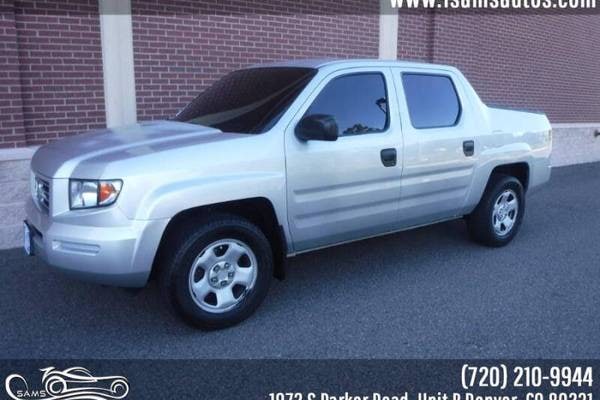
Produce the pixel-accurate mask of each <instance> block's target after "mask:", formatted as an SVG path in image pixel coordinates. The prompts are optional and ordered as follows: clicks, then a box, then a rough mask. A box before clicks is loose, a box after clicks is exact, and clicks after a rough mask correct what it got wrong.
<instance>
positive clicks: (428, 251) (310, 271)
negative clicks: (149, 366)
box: [0, 163, 600, 359]
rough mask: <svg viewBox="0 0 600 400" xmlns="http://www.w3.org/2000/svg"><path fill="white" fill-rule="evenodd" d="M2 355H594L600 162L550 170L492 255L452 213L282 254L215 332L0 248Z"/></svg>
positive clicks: (142, 296)
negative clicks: (274, 270)
mask: <svg viewBox="0 0 600 400" xmlns="http://www.w3.org/2000/svg"><path fill="white" fill-rule="evenodd" d="M0 274H1V275H0V321H2V322H1V324H0V349H1V352H0V357H2V358H171V359H172V358H472V357H474V358H503V357H511V358H539V357H544V358H598V357H600V339H599V332H600V317H599V316H600V295H599V294H600V164H598V163H596V164H584V165H579V166H572V167H565V168H558V169H555V170H554V171H553V177H552V180H551V182H550V184H549V185H547V186H546V187H545V188H543V189H541V190H540V191H539V192H537V193H533V194H532V195H531V196H530V197H529V198H528V203H527V209H526V216H525V220H524V223H523V226H522V229H521V232H520V233H519V235H518V236H517V237H516V238H515V240H514V241H513V243H511V244H510V245H509V246H507V247H504V248H500V249H490V248H485V247H481V246H479V245H477V244H474V243H472V242H470V241H469V239H468V237H467V233H466V228H465V225H464V222H463V221H462V220H457V221H452V222H448V223H444V224H439V225H435V226H430V227H426V228H420V229H417V230H413V231H407V232H403V233H399V234H394V235H389V236H385V237H381V238H376V239H369V240H365V241H361V242H356V243H352V244H347V245H343V246H340V247H335V248H330V249H326V250H321V251H318V252H314V253H309V254H305V255H301V256H298V257H296V258H293V259H291V260H290V262H289V265H288V273H287V279H286V280H284V281H282V282H280V281H276V280H274V281H273V285H272V287H271V291H270V293H269V296H268V298H267V300H266V301H265V302H264V303H263V305H262V306H261V307H260V308H259V310H258V311H257V313H256V314H255V315H254V316H253V317H251V318H250V319H249V320H247V321H246V322H244V323H242V324H241V325H238V326H236V327H233V328H231V329H227V330H224V331H216V332H201V331H197V330H194V329H192V328H190V327H188V326H186V325H184V324H183V323H181V322H180V321H179V320H178V319H177V318H175V317H172V316H171V315H170V314H169V313H168V312H167V310H166V307H164V306H163V304H162V303H161V301H160V298H159V296H158V290H157V285H156V284H155V283H152V284H151V285H150V286H149V287H148V288H146V289H144V290H143V291H141V292H139V293H138V294H135V295H133V294H131V293H129V292H126V291H123V290H121V289H118V288H107V287H101V286H95V285H91V284H86V283H81V282H78V281H72V280H69V279H68V278H65V277H63V276H62V275H60V274H58V273H56V272H54V271H51V270H49V269H48V267H46V266H45V265H44V264H43V263H42V262H40V261H39V260H37V259H36V258H28V257H25V256H24V255H23V252H22V250H20V249H15V250H7V251H2V252H0Z"/></svg>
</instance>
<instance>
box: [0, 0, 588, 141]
mask: <svg viewBox="0 0 600 400" xmlns="http://www.w3.org/2000/svg"><path fill="white" fill-rule="evenodd" d="M309 3H310V4H309ZM343 4H344V5H343V7H344V8H343V9H340V8H335V7H336V6H338V5H337V4H336V3H334V2H331V1H328V0H312V2H308V3H307V2H298V1H293V0H278V1H274V2H264V1H232V2H217V1H216V0H213V1H207V0H198V1H195V0H175V1H158V0H132V1H131V15H132V26H133V29H132V35H133V60H134V70H135V91H136V97H137V117H138V119H139V120H149V119H157V118H163V117H165V116H169V115H173V113H175V112H176V110H178V109H179V108H180V107H181V106H182V105H183V104H185V103H186V102H187V101H189V100H190V99H191V98H192V97H194V96H195V95H196V94H197V93H198V92H199V91H201V90H202V88H203V87H205V86H206V85H208V84H209V83H210V82H211V81H213V80H214V79H216V78H218V77H219V76H221V75H222V74H224V73H226V72H227V71H230V70H232V69H234V68H237V67H240V66H243V65H247V64H251V63H256V62H261V61H270V60H278V59H284V58H312V57H371V58H376V57H377V56H378V48H379V26H378V25H379V15H378V12H379V3H378V1H377V0H353V1H348V2H344V3H343ZM309 6H310V7H309ZM338 7H339V6H338ZM0 10H1V14H0V48H1V49H2V52H3V53H4V54H3V57H2V58H1V59H0V63H1V65H2V70H1V72H0V74H1V75H0V76H1V78H0V79H1V81H2V85H0V93H2V99H1V100H0V148H14V147H23V146H32V145H38V144H43V143H46V142H48V141H51V140H53V139H56V138H58V137H60V136H64V135H70V134H76V133H78V132H82V131H85V130H88V129H92V128H99V127H103V126H105V124H106V119H105V106H104V101H105V100H104V88H103V70H102V44H101V34H100V22H99V17H98V13H99V11H98V0H69V1H67V0H29V1H20V0H0ZM398 19H399V21H398V41H397V43H398V45H397V54H398V58H402V59H416V60H423V61H428V62H434V63H447V64H452V65H455V66H457V67H459V68H460V69H461V70H462V71H463V72H464V73H465V75H466V76H467V78H469V79H470V81H471V82H472V84H473V85H474V86H475V88H476V89H477V91H478V93H479V94H480V95H481V97H482V98H483V100H484V101H486V102H488V103H491V104H498V105H502V106H508V107H519V108H529V109H536V110H542V111H544V112H546V113H547V114H548V116H549V117H550V120H551V122H553V123H585V122H587V123H595V122H600V74H598V73H597V70H598V61H599V60H600V46H599V45H598V43H600V15H599V14H588V15H583V14H573V15H568V14H564V15H532V14H527V15H524V14H521V15H517V14H511V13H503V14H493V13H483V14H482V13H479V14H477V13H471V14H467V13H449V12H408V11H401V12H400V13H399V16H398Z"/></svg>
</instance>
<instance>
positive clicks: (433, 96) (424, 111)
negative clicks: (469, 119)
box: [402, 73, 461, 129]
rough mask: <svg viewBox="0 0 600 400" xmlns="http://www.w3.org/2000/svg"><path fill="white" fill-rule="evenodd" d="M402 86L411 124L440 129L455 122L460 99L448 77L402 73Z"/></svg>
mask: <svg viewBox="0 0 600 400" xmlns="http://www.w3.org/2000/svg"><path fill="white" fill-rule="evenodd" d="M402 85H403V86H404V94H405V96H406V103H407V105H408V113H409V114H410V121H411V123H412V126H413V127H415V128H416V129H427V128H443V127H448V126H454V125H456V124H457V123H458V120H459V118H460V113H461V107H460V101H459V99H458V95H457V94H456V89H455V88H454V84H453V83H452V79H450V77H448V76H443V75H427V74H412V73H410V74H402Z"/></svg>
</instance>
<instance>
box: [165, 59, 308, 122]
mask: <svg viewBox="0 0 600 400" xmlns="http://www.w3.org/2000/svg"><path fill="white" fill-rule="evenodd" d="M316 72H317V70H315V69H312V68H287V67H286V68H283V67H273V68H252V69H243V70H239V71H234V72H232V73H230V74H228V75H225V76H224V77H223V78H221V79H219V80H218V81H217V82H215V83H214V84H213V85H212V86H210V87H209V88H208V89H206V90H205V91H204V92H202V93H201V94H200V95H199V96H198V97H196V98H195V99H194V100H192V102H191V103H189V104H188V105H187V106H186V107H185V108H184V109H183V110H181V111H180V112H179V113H178V114H177V115H176V116H175V118H174V120H176V121H181V122H188V123H192V124H199V125H205V126H210V127H213V128H217V129H220V130H221V131H223V132H235V133H262V132H265V131H267V130H268V129H269V128H271V127H272V126H273V125H274V124H275V123H276V122H277V121H278V120H279V118H280V117H281V115H282V114H283V112H284V111H285V110H286V109H287V107H288V106H289V105H290V104H291V102H292V101H293V100H294V99H295V98H296V96H297V95H298V94H299V93H300V91H301V90H302V89H304V87H305V86H306V84H307V83H308V82H309V81H310V79H311V78H312V77H313V76H314V75H315V73H316Z"/></svg>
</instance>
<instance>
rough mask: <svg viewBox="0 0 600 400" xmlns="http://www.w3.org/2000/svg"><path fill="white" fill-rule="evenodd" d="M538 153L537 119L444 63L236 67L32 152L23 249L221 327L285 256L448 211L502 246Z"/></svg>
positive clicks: (546, 145)
mask: <svg viewBox="0 0 600 400" xmlns="http://www.w3.org/2000/svg"><path fill="white" fill-rule="evenodd" d="M551 147H552V134H551V128H550V124H549V122H548V119H547V118H546V116H545V115H543V114H539V113H528V112H521V111H509V110H503V109H498V108H491V107H488V106H486V105H485V104H484V103H483V102H482V101H481V100H480V99H479V97H478V96H477V94H476V93H475V91H474V90H473V88H472V87H471V85H470V84H469V82H468V81H467V80H466V79H465V77H464V76H463V75H462V74H461V73H460V72H459V71H458V70H457V69H455V68H453V67H448V66H441V65H430V64H417V63H407V62H395V61H373V60H343V61H314V60H302V61H291V62H286V63H277V64H266V65H260V66H253V67H249V68H246V69H241V70H239V71H235V72H232V73H230V74H228V75H226V76H225V77H223V78H222V79H220V80H218V81H217V82H216V83H214V84H213V85H212V86H210V87H209V88H208V89H207V90H206V91H204V92H203V93H202V94H200V95H199V96H198V97H197V98H195V99H194V100H193V101H192V102H191V103H190V104H189V105H187V106H186V107H185V108H183V110H181V111H180V112H179V114H177V115H176V116H175V117H174V118H173V119H171V120H168V121H159V122H149V123H141V124H136V125H133V126H127V127H122V128H116V129H106V130H100V131H94V132H90V133H87V134H83V135H79V136H74V137H69V138H66V139H63V140H60V141H57V142H54V143H51V144H48V145H46V146H43V147H41V148H40V149H39V150H38V151H37V152H36V154H35V155H34V157H33V159H32V162H31V191H32V197H31V199H30V201H29V202H28V204H27V220H26V221H25V239H24V241H25V249H26V251H27V252H28V253H30V254H35V255H37V256H39V257H41V258H42V259H43V260H45V261H46V262H47V264H49V265H50V266H52V267H54V268H56V269H59V270H61V271H64V272H66V273H68V274H70V275H74V276H76V277H78V278H81V279H85V280H91V281H94V282H98V283H102V284H109V285H118V286H124V287H142V286H144V285H145V284H146V283H147V282H148V280H149V279H150V278H151V277H156V278H157V279H158V280H159V284H160V287H161V291H162V293H163V294H164V296H165V299H166V300H167V302H168V304H170V305H171V306H172V309H173V310H175V311H176V312H177V313H178V314H179V315H181V316H182V317H183V318H184V319H185V320H186V321H188V322H189V323H191V324H193V325H195V326H197V327H200V328H204V329H215V328H222V327H226V326H229V325H232V324H235V323H237V322H239V321H241V320H243V319H244V318H246V317H248V316H249V315H250V314H251V313H252V312H253V311H254V310H255V309H256V308H257V306H258V305H259V304H260V302H261V301H262V300H263V298H264V297H265V295H266V293H267V290H268V287H269V282H270V280H271V279H272V277H273V276H278V277H281V276H282V275H283V265H284V262H285V259H286V257H291V256H294V255H296V254H298V253H302V252H307V251H311V250H315V249H319V248H323V247H326V246H332V245H336V244H340V243H346V242H350V241H353V240H359V239H363V238H367V237H372V236H377V235H383V234H387V233H391V232H396V231H400V230H406V229H410V228H414V227H417V226H422V225H427V224H433V223H437V222H440V221H446V220H450V219H455V218H461V217H464V219H465V221H466V223H467V225H468V228H469V232H470V234H471V237H472V238H473V239H474V240H476V241H478V242H480V243H483V244H485V245H489V246H503V245H505V244H507V243H508V242H510V241H511V240H512V239H513V237H514V236H515V235H516V233H517V231H518V230H519V226H520V224H521V222H522V219H523V215H524V211H525V194H526V193H527V192H530V191H532V190H533V189H535V188H537V187H538V186H540V185H541V184H543V183H545V182H547V181H548V180H549V178H550V162H549V157H550V152H551Z"/></svg>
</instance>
